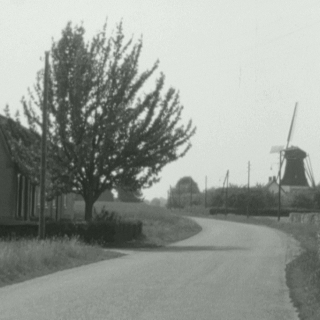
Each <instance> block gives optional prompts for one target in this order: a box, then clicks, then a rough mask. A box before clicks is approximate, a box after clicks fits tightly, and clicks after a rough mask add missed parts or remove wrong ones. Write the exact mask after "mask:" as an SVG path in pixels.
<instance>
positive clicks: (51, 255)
mask: <svg viewBox="0 0 320 320" xmlns="http://www.w3.org/2000/svg"><path fill="white" fill-rule="evenodd" d="M122 255H123V254H121V253H118V252H113V251H107V250H105V249H103V248H100V247H95V246H89V245H85V244H83V243H81V242H79V241H78V240H77V239H76V238H73V239H70V240H69V239H53V240H43V241H38V240H36V239H28V240H11V241H0V287H1V286H5V285H8V284H12V283H16V282H21V281H24V280H28V279H31V278H35V277H39V276H42V275H45V274H49V273H52V272H56V271H59V270H62V269H68V268H73V267H78V266H81V265H84V264H88V263H92V262H98V261H101V260H106V259H111V258H116V257H119V256H122Z"/></svg>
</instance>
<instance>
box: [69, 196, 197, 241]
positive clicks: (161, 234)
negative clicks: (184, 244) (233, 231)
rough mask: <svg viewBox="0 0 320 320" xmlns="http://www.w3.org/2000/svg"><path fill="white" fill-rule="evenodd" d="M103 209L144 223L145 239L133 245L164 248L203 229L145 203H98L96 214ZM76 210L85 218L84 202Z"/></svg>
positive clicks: (189, 221) (183, 217) (184, 218)
mask: <svg viewBox="0 0 320 320" xmlns="http://www.w3.org/2000/svg"><path fill="white" fill-rule="evenodd" d="M103 207H104V208H105V209H106V210H108V211H109V212H116V215H117V216H119V217H121V218H123V219H138V220H140V221H142V223H143V235H144V237H143V239H141V240H139V241H137V242H136V243H132V244H131V245H136V246H142V247H143V246H163V245H167V244H169V243H172V242H176V241H180V240H183V239H186V238H189V237H191V236H193V235H195V234H197V233H198V232H199V231H201V227H200V226H199V225H198V224H196V223H195V222H194V221H192V220H190V219H186V217H185V216H181V215H177V214H174V213H172V212H171V211H170V210H167V209H165V208H161V207H154V206H149V205H146V204H144V203H122V202H96V203H95V212H96V213H98V214H99V213H100V212H101V210H102V208H103ZM74 209H75V214H76V216H77V217H79V218H80V217H83V216H84V202H83V201H76V202H75V206H74ZM126 245H128V244H126Z"/></svg>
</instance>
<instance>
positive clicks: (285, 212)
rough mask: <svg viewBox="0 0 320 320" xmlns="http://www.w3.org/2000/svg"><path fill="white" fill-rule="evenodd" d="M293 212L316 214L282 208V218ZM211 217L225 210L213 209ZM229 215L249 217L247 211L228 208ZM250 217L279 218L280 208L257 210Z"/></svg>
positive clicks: (309, 210) (306, 210)
mask: <svg viewBox="0 0 320 320" xmlns="http://www.w3.org/2000/svg"><path fill="white" fill-rule="evenodd" d="M291 212H300V213H308V212H315V210H312V209H296V208H281V210H280V216H281V217H288V216H289V214H290V213H291ZM209 213H210V214H211V215H214V214H219V213H220V214H224V213H225V208H223V207H212V208H210V210H209ZM227 213H232V214H237V215H247V211H246V210H243V209H242V210H241V209H238V208H228V210H227ZM249 215H252V216H271V217H277V216H278V208H264V209H257V210H255V211H249Z"/></svg>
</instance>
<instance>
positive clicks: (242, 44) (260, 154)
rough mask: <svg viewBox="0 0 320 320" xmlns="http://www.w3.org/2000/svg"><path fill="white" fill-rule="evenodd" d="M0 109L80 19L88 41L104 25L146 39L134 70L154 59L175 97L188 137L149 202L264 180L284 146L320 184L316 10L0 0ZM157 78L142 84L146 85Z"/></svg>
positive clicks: (20, 92)
mask: <svg viewBox="0 0 320 320" xmlns="http://www.w3.org/2000/svg"><path fill="white" fill-rule="evenodd" d="M0 3H1V11H0V40H1V46H0V113H1V114H3V109H4V107H5V105H6V104H8V105H9V107H10V110H11V112H12V114H14V113H15V112H16V110H22V109H21V103H20V100H21V98H22V96H26V94H27V89H28V87H32V86H33V84H34V83H35V77H36V72H37V71H38V70H39V69H41V68H43V63H44V62H43V60H44V59H43V57H44V52H45V51H46V50H49V49H50V46H51V43H52V39H54V40H59V37H60V35H61V31H62V29H63V28H64V27H65V26H66V24H67V22H68V21H71V22H72V23H73V24H80V23H81V22H83V25H84V28H85V29H86V34H87V37H88V40H90V38H91V37H92V36H93V35H94V34H96V33H97V32H99V31H100V30H101V29H102V26H103V24H104V22H105V21H106V19H107V20H108V30H109V32H112V30H114V28H115V25H116V23H118V22H119V21H120V20H122V21H123V26H124V33H125V35H126V36H127V37H128V38H130V37H131V36H133V37H134V39H136V40H138V39H139V38H140V37H141V36H142V37H143V50H142V56H141V61H140V68H141V71H143V70H145V69H146V68H148V67H150V66H151V65H152V64H153V63H154V62H155V61H156V60H157V59H159V61H160V67H159V72H163V73H164V74H165V75H166V85H167V86H168V87H169V86H173V87H174V88H176V89H178V90H179V92H180V100H181V103H182V104H183V106H184V110H183V113H182V123H185V124H186V123H187V122H188V121H189V119H192V121H193V123H194V125H195V126H196V127H197V133H196V135H195V136H193V138H192V139H191V143H192V148H191V149H190V151H189V152H188V153H187V155H186V156H185V157H184V158H182V159H179V160H177V161H175V162H173V163H171V164H168V165H167V166H166V167H165V168H164V169H163V171H162V172H161V174H160V176H159V177H160V178H161V180H160V182H159V183H157V184H155V185H154V186H153V187H151V188H150V189H146V190H143V194H144V196H145V198H146V199H149V200H151V199H152V198H154V197H165V198H166V197H167V192H168V190H169V188H170V185H171V186H174V185H175V184H176V183H177V181H178V180H179V179H180V178H182V177H184V176H191V177H192V178H193V179H194V180H195V181H196V182H197V183H198V186H199V188H200V190H204V188H205V177H207V186H208V188H210V187H219V186H220V187H221V186H222V184H223V181H224V177H225V175H226V172H227V170H229V172H230V173H229V182H230V183H232V184H238V185H246V184H247V183H248V162H249V161H250V185H252V186H253V185H255V184H257V183H260V184H264V183H267V181H268V177H269V176H273V175H276V172H277V170H278V165H279V160H278V155H277V154H270V149H271V147H272V146H274V145H285V144H286V139H287V135H288V131H289V127H290V122H291V118H292V114H293V110H294V106H295V103H296V102H298V112H297V117H296V124H295V130H294V133H293V136H292V141H291V145H294V146H299V147H300V148H302V149H303V150H305V151H306V152H307V153H308V154H309V155H310V159H311V163H312V166H313V171H314V175H315V181H316V183H319V180H320V143H319V142H320V2H319V1H318V0H288V1H287V0H268V1H264V0H242V1H238V0H220V1H219V0H153V1H150V0H135V1H130V0H76V1H75V0H46V1H43V0H0ZM153 83H154V80H151V85H152V84H153Z"/></svg>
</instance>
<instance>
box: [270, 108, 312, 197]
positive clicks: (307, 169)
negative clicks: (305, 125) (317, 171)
mask: <svg viewBox="0 0 320 320" xmlns="http://www.w3.org/2000/svg"><path fill="white" fill-rule="evenodd" d="M297 109H298V102H297V103H296V105H295V107H294V111H293V116H292V120H291V125H290V129H289V134H288V138H287V143H286V147H284V146H274V147H272V148H271V151H270V153H279V155H280V168H279V174H278V179H281V180H280V183H279V184H280V185H281V186H282V187H283V189H284V190H286V191H291V190H293V189H306V188H309V187H310V186H311V187H314V186H315V181H314V176H313V171H312V166H311V161H310V157H309V155H308V154H307V153H306V152H305V151H304V150H302V149H300V148H299V147H296V146H290V142H291V138H292V133H293V130H294V125H295V121H296V115H297ZM282 154H283V157H282ZM284 161H285V169H284V174H283V177H282V178H281V168H282V165H283V163H284Z"/></svg>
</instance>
